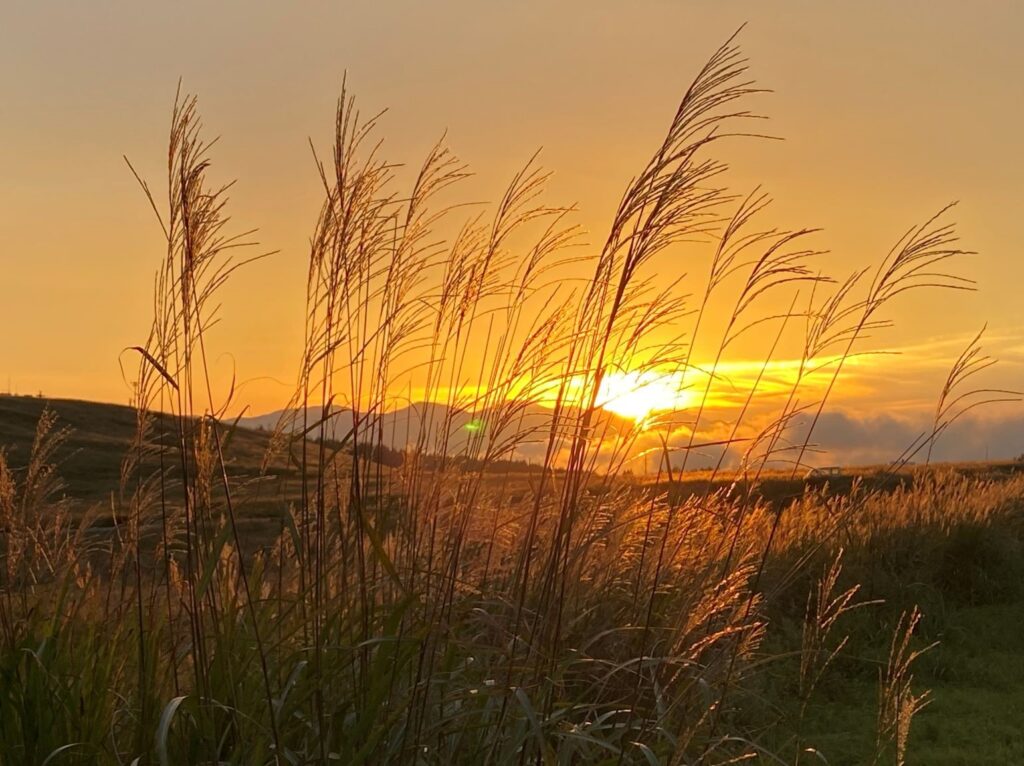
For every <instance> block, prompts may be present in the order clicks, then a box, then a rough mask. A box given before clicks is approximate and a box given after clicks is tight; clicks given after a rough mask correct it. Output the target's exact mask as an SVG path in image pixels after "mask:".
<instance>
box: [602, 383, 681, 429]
mask: <svg viewBox="0 0 1024 766" xmlns="http://www.w3.org/2000/svg"><path fill="white" fill-rule="evenodd" d="M699 397H700V394H699V393H698V392H696V391H694V390H692V389H690V388H686V387H684V381H683V380H682V376H681V375H680V374H679V373H670V372H658V371H655V370H648V371H644V372H627V371H623V372H612V373H609V374H608V375H606V376H605V378H604V380H603V381H602V382H601V390H600V393H599V394H598V398H597V403H598V405H599V406H600V407H602V408H603V409H605V410H607V411H609V412H613V413H615V414H616V415H620V416H622V417H624V418H629V419H630V420H635V421H638V422H641V421H644V420H646V419H647V418H649V417H650V416H651V415H652V414H653V413H655V412H669V411H675V410H685V409H689V408H691V407H693V406H694V405H695V404H696V403H697V401H698V399H699Z"/></svg>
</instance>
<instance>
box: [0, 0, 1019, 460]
mask: <svg viewBox="0 0 1024 766" xmlns="http://www.w3.org/2000/svg"><path fill="white" fill-rule="evenodd" d="M1022 23H1024V5H1021V4H1020V3H1016V2H1010V1H1009V0H1007V1H1006V2H984V1H982V2H974V3H962V2H947V1H945V0H933V1H931V2H910V1H909V0H907V1H904V2H898V3H893V2H856V3H854V2H829V3H821V2H796V1H795V0H787V1H786V2H774V3H765V2H728V3H722V2H711V1H710V0H708V1H706V2H683V0H637V1H636V2H629V3H622V2H610V1H606V0H591V1H589V2H566V3H559V4H547V3H540V2H532V1H526V2H507V3H496V2H455V1H451V0H445V1H444V2H434V3H422V2H388V3H383V2H374V3H343V2H334V3H327V2H308V3H299V4H296V3H265V2H245V3H240V2H225V3H216V4H209V5H208V4H205V3H194V2H183V3H175V4H147V3H136V2H90V3H81V2H63V3H57V2H19V1H18V0H13V1H12V2H7V3H5V4H4V7H3V10H2V11H0V29H2V30H3V31H2V32H0V41H2V44H0V178H2V179H3V182H2V183H0V293H2V300H0V328H2V331H0V390H10V391H16V392H19V393H36V392H40V391H41V392H44V393H45V394H47V395H49V396H61V397H77V398H86V399H96V400H103V401H113V402H123V401H126V400H127V399H128V397H129V394H130V391H129V389H128V387H127V386H126V384H125V382H124V380H123V379H122V375H121V372H120V368H119V358H121V355H122V351H123V349H124V348H125V347H128V346H131V345H134V344H137V343H139V342H141V341H143V340H144V338H145V333H146V330H147V329H148V325H149V315H150V312H151V310H152V304H151V287H152V279H153V273H154V272H155V270H156V268H157V266H158V263H159V260H160V258H161V256H162V243H161V233H160V229H159V227H158V225H157V224H156V222H155V220H154V219H153V217H152V214H151V212H150V210H149V209H148V207H147V205H146V203H145V200H144V199H143V197H142V196H141V194H140V192H139V189H138V187H137V185H136V183H135V180H134V179H133V177H132V175H131V173H130V172H129V170H128V168H127V167H126V165H125V163H124V160H123V155H126V156H127V157H129V158H130V159H131V161H132V163H133V165H134V166H135V167H136V168H137V169H138V170H139V171H140V173H141V174H142V175H143V176H145V177H147V178H149V179H150V180H152V181H154V182H158V181H159V179H160V174H161V170H162V167H163V164H164V161H165V151H166V150H165V146H164V142H165V140H166V134H167V126H168V120H169V116H170V110H171V106H172V103H173V99H174V93H175V89H176V86H177V83H178V81H179V78H180V79H181V81H182V83H183V87H184V88H186V89H187V90H189V91H190V92H194V93H196V94H198V97H199V106H200V110H201V112H202V114H203V117H204V122H205V124H206V125H207V126H208V130H209V131H210V132H211V133H212V134H215V135H218V136H220V141H219V142H218V144H217V145H216V147H215V150H214V152H213V159H214V167H215V173H216V175H217V177H218V178H222V179H223V180H229V179H237V185H236V186H235V187H234V188H233V190H232V200H231V207H230V210H231V214H232V216H233V220H234V221H236V222H237V225H238V227H240V228H244V229H248V228H251V227H256V228H258V229H259V235H258V238H259V240H260V242H261V246H262V247H264V248H265V249H267V250H274V251H277V253H276V254H275V255H274V256H272V257H271V258H268V259H266V260H263V261H261V262H259V263H258V264H254V265H252V266H250V267H248V268H246V269H244V270H242V271H240V272H239V273H238V274H237V275H236V277H235V278H234V279H233V280H232V282H231V283H230V285H229V286H228V288H227V289H226V290H225V292H224V293H223V295H222V302H223V321H222V322H221V324H220V325H219V326H218V327H217V328H216V329H215V331H214V332H215V340H216V348H218V349H220V350H221V353H220V355H218V356H217V359H216V364H219V365H222V366H227V367H232V368H233V369H234V370H236V371H237V374H238V377H239V379H240V380H241V381H243V382H244V384H245V385H244V388H243V391H242V394H241V396H242V398H243V399H244V400H245V402H246V404H248V405H249V406H250V407H251V408H252V410H253V411H270V410H273V409H276V408H278V407H280V406H282V405H283V404H284V403H285V402H286V401H287V399H288V396H289V393H290V389H291V386H292V383H293V381H294V380H295V375H296V364H297V362H298V358H297V357H298V349H299V345H300V342H301V335H302V316H303V315H302V298H303V291H304V287H305V258H306V256H307V249H308V248H307V243H308V237H309V235H310V233H311V231H312V227H313V224H314V222H315V218H316V214H317V211H318V207H319V201H320V191H321V190H320V188H319V185H318V179H317V176H316V170H315V167H314V164H313V162H312V159H311V154H310V148H309V143H310V141H312V142H313V143H314V144H316V145H317V146H320V147H324V146H326V145H327V142H328V141H329V139H330V133H331V130H332V127H333V125H332V121H333V111H334V107H335V101H336V98H337V95H338V93H339V90H340V85H341V82H342V78H343V76H344V75H345V74H346V73H347V78H348V83H349V86H350V88H351V89H352V90H353V91H354V92H355V93H356V94H358V97H359V99H360V102H361V104H362V105H363V107H364V108H365V109H367V110H371V111H375V110H377V109H379V108H384V107H387V108H388V113H387V114H386V115H385V118H384V122H383V135H384V136H385V137H386V141H387V147H388V152H389V154H390V155H392V156H394V157H395V158H396V159H400V160H402V161H407V162H410V163H413V164H415V163H417V162H419V161H420V159H421V158H422V156H423V155H424V153H425V152H426V151H427V149H428V148H429V147H430V146H431V145H432V144H433V143H434V142H435V141H436V140H437V139H438V137H439V136H440V135H441V134H442V133H446V135H447V141H448V143H449V145H450V146H452V148H453V149H454V150H455V151H456V152H457V153H458V155H459V156H460V157H461V158H462V159H464V160H465V161H467V162H469V163H470V165H471V167H472V169H473V170H474V172H475V173H476V176H475V177H474V178H473V179H472V181H471V182H470V184H469V186H468V190H469V194H470V196H473V197H475V198H479V199H494V198H495V197H496V196H498V195H499V194H500V191H501V189H502V187H503V185H504V183H506V182H507V179H508V178H509V177H510V176H511V174H512V173H513V172H514V171H515V170H516V169H518V168H519V167H520V166H521V165H522V164H523V162H524V161H525V160H526V159H527V158H529V157H530V156H531V155H532V154H533V153H534V152H535V151H536V150H537V149H538V148H540V149H542V153H541V162H542V163H543V164H544V166H545V167H547V168H550V169H551V170H553V171H554V176H553V178H552V180H551V182H550V184H549V190H550V194H551V196H552V197H553V198H554V199H557V200H560V201H564V202H565V203H576V204H577V205H578V206H579V208H580V213H579V218H578V220H579V221H580V223H581V224H582V225H583V226H584V228H586V229H587V230H588V231H591V232H593V239H595V240H599V239H600V237H601V235H602V224H603V222H607V220H608V219H609V217H610V214H611V213H612V212H613V210H614V205H615V203H616V202H617V201H618V198H619V195H620V194H621V191H622V189H623V187H624V185H625V183H626V182H628V180H629V179H630V178H631V177H632V175H633V174H635V173H636V172H637V170H638V169H639V168H640V167H641V166H642V165H643V163H644V161H645V160H646V159H647V157H648V156H649V154H650V152H651V151H652V149H653V147H655V146H656V145H657V143H658V142H659V141H660V138H661V135H662V134H663V132H664V129H665V126H666V125H667V122H668V120H669V119H670V117H671V115H672V114H673V112H674V110H675V107H676V104H677V103H678V100H679V97H680V95H681V94H682V93H683V91H684V90H685V87H686V85H687V84H688V83H689V81H690V80H691V78H692V77H693V75H694V74H695V72H696V71H697V70H698V68H699V66H700V65H701V64H702V63H703V61H704V60H705V59H706V58H707V57H708V56H709V55H710V54H711V53H712V52H713V51H714V50H715V49H716V48H717V47H718V45H719V44H721V43H722V42H723V41H724V40H725V39H726V38H727V37H728V36H729V35H730V34H732V33H733V32H734V31H736V29H738V28H739V27H740V26H741V25H743V24H745V25H746V26H745V28H744V29H743V31H742V33H741V35H740V38H739V40H740V43H741V45H742V47H743V50H744V53H745V54H746V55H747V56H749V58H750V60H751V68H752V73H753V75H754V76H755V77H756V79H757V81H758V84H759V85H761V86H762V87H765V88H769V89H771V90H772V93H771V94H768V95H765V96H761V97H759V100H758V101H757V104H756V107H757V110H758V111H759V112H761V113H763V114H766V115H768V116H770V118H771V121H770V122H769V123H768V125H767V129H768V130H769V131H770V132H771V133H772V134H773V135H776V136H779V137H783V138H785V140H784V141H770V142H769V141H762V142H748V143H741V144H736V145H733V146H732V147H731V148H730V149H729V154H728V157H727V159H728V160H729V162H730V164H731V165H732V167H733V171H731V174H730V179H731V180H732V181H733V183H735V185H736V186H737V187H738V188H740V189H749V188H752V187H754V186H756V185H758V184H760V185H762V186H763V188H764V189H766V190H768V191H770V193H771V194H772V196H773V197H774V199H775V203H774V205H773V211H772V215H773V218H774V220H775V221H777V222H779V225H782V226H787V227H803V226H811V227H820V228H821V229H822V232H821V233H820V234H819V235H816V236H817V237H818V238H817V240H816V244H818V245H820V246H821V247H822V248H823V249H824V248H827V249H828V250H829V253H828V255H826V256H824V258H823V262H824V263H825V264H826V265H827V266H828V268H830V269H832V270H834V271H836V272H837V273H840V274H845V273H847V272H849V271H852V270H853V269H854V268H857V267H859V266H863V265H866V264H868V263H871V262H874V261H877V260H878V258H880V257H881V256H882V255H884V253H885V252H886V251H887V250H888V248H889V247H890V246H891V245H892V243H893V242H894V241H895V240H896V239H897V238H898V237H899V236H900V235H901V234H902V233H903V232H904V231H905V230H906V229H907V228H908V227H909V226H911V225H913V224H914V223H916V222H919V221H921V220H923V219H926V218H927V217H928V216H930V215H931V214H932V213H934V212H935V211H936V210H938V209H939V208H941V207H942V206H944V205H945V204H947V203H949V202H951V201H959V205H958V206H957V208H956V209H955V211H954V213H953V216H952V219H953V220H955V221H956V222H957V225H958V231H959V233H960V234H961V237H962V239H963V244H964V246H965V247H967V248H968V249H971V250H974V251H977V252H978V255H976V256H973V257H972V258H971V259H970V261H969V262H968V263H966V264H965V265H963V266H962V267H960V268H959V270H958V273H961V274H963V275H965V276H969V277H971V278H973V279H975V280H977V283H978V288H979V289H978V291H977V292H976V293H973V294H965V293H958V294H938V295H937V294H934V293H933V294H927V295H925V294H922V295H917V296H911V297H910V298H908V299H907V300H905V301H902V302H901V303H900V305H899V306H898V307H896V308H895V309H894V310H893V311H892V313H891V316H892V318H893V319H894V320H895V322H896V324H895V327H894V328H893V329H892V330H889V331H887V333H886V335H885V337H884V338H882V339H880V340H879V343H880V344H881V345H883V346H884V347H885V348H888V349H891V350H903V352H904V353H903V354H902V356H901V357H900V362H899V363H898V364H895V365H894V364H892V363H891V361H890V362H888V363H887V364H886V365H878V367H877V368H876V369H875V370H874V372H875V373H876V374H874V375H871V374H869V372H867V371H863V370H858V372H857V375H858V385H856V386H853V387H851V388H850V389H849V390H850V391H851V394H850V396H851V397H852V398H853V399H856V398H857V397H858V396H859V397H861V399H862V402H863V403H868V404H870V408H871V416H872V417H875V416H881V415H883V414H884V415H887V416H891V415H892V414H893V413H899V412H902V411H914V412H919V411H924V410H925V409H926V408H927V406H930V404H931V402H933V401H934V398H935V393H936V391H937V389H938V386H939V385H940V384H941V379H942V377H943V376H944V375H945V371H946V370H947V369H948V366H949V363H951V361H952V360H953V359H954V358H955V357H956V354H957V353H959V351H960V350H961V348H962V346H963V345H964V344H965V343H966V342H967V340H969V339H970V337H972V336H973V335H974V334H975V333H976V332H977V330H978V329H980V327H981V326H982V325H983V324H985V323H987V325H988V333H987V337H988V340H987V341H986V343H985V347H986V350H987V351H989V352H991V353H993V354H994V355H996V356H998V357H999V358H1000V359H1001V365H1000V367H999V368H998V370H996V371H995V372H993V373H991V376H990V378H989V379H988V380H987V381H986V382H988V383H990V384H992V385H999V386H1002V387H1024V380H1022V379H1021V378H1022V377H1024V376H1022V374H1021V373H1022V370H1024V316H1022V315H1021V312H1020V298H1019V285H1020V284H1021V280H1022V278H1024V259H1022V258H1021V255H1022V247H1024V216H1021V215H1020V214H1019V209H1020V207H1021V204H1022V203H1024V133H1022V132H1021V131H1020V129H1019V125H1020V124H1021V118H1022V116H1024V115H1022V111H1024V79H1022V78H1020V77H1019V73H1020V72H1021V71H1024V48H1022V47H1021V46H1020V45H1019V30H1020V29H1021V28H1022ZM855 405H857V402H856V401H854V402H847V404H846V406H847V407H848V408H849V407H853V406H855ZM1007 449H1011V447H1007Z"/></svg>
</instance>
